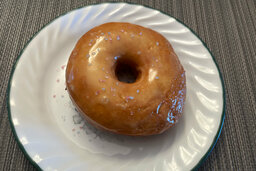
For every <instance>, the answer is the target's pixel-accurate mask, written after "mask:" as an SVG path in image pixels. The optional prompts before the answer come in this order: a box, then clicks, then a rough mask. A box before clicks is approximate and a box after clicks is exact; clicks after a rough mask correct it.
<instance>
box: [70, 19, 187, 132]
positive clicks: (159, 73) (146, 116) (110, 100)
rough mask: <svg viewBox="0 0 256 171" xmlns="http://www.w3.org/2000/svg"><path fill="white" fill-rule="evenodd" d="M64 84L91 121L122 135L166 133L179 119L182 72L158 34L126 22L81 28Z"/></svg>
mask: <svg viewBox="0 0 256 171" xmlns="http://www.w3.org/2000/svg"><path fill="white" fill-rule="evenodd" d="M66 84H67V90H68V92H69V94H70V97H71V100H72V102H73V103H74V104H75V105H76V107H77V109H78V110H79V112H80V113H81V114H82V115H83V116H84V117H85V118H86V119H87V120H88V121H89V122H90V123H91V124H93V125H94V126H96V127H98V128H102V129H105V130H108V131H111V132H114V133H119V134H126V135H152V134H159V133H162V132H164V131H165V130H166V129H168V128H170V127H171V126H173V125H174V124H175V123H176V122H177V120H178V119H179V118H180V116H181V114H182V110H183V105H184V102H185V95H186V78H185V71H184V69H183V67H182V65H181V64H180V62H179V59H178V57H177V56H176V54H175V52H174V51H173V48H172V46H171V44H170V43H169V42H168V40H166V39H165V38H164V37H163V36H162V35H161V34H159V33H157V32H155V31H153V30H151V29H148V28H145V27H142V26H138V25H134V24H129V23H106V24H102V25H100V26H97V27H95V28H93V29H91V30H90V31H88V32H87V33H85V34H84V35H83V36H82V37H81V38H80V39H79V41H78V42H77V44H76V46H75V48H74V50H73V51H72V53H71V55H70V58H69V61H68V65H67V69H66Z"/></svg>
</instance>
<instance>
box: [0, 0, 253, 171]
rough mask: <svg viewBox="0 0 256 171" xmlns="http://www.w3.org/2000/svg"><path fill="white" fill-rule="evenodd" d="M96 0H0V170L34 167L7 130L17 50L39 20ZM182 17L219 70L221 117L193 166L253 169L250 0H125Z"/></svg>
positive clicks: (27, 39) (45, 19) (212, 168)
mask: <svg viewBox="0 0 256 171" xmlns="http://www.w3.org/2000/svg"><path fill="white" fill-rule="evenodd" d="M99 2H106V1H100V0H87V1H86V0H84V1H81V0H62V1H51V0H45V1H43V0H42V1H33V0H23V1H16V0H1V1H0V170H5V171H6V170H34V169H35V167H33V165H32V164H31V163H30V162H29V160H28V159H27V158H26V157H25V155H24V154H23V153H22V151H21V150H20V148H19V146H18V144H17V142H16V140H15V138H14V134H13V133H12V130H11V127H10V124H9V121H8V111H7V106H6V101H7V98H6V97H7V96H6V95H7V94H6V90H7V85H8V80H9V77H10V73H11V69H12V67H13V64H14V63H15V61H16V59H17V57H18V54H19V53H20V51H21V50H22V49H23V48H24V46H25V44H26V43H27V42H28V41H29V39H30V38H31V37H32V36H33V35H34V34H35V33H36V32H37V31H39V30H40V28H42V27H43V26H44V25H45V24H47V23H48V22H50V21H51V20H53V19H54V18H56V17H57V16H60V15H61V14H63V13H65V12H68V11H70V10H72V9H75V8H77V7H82V6H85V5H88V4H95V3H99ZM126 2H132V3H137V4H143V5H146V6H149V7H152V8H155V9H158V10H160V11H163V12H165V13H168V14H170V15H172V16H174V17H176V18H177V19H179V20H181V21H182V22H184V23H185V24H186V25H188V26H189V27H190V28H191V29H192V30H194V31H195V32H196V33H197V34H198V35H199V37H200V38H201V39H202V40H203V41H204V42H205V43H206V44H207V46H208V47H209V49H210V50H211V52H212V53H213V55H214V56H215V58H216V61H217V63H218V65H219V67H220V70H221V73H222V74H223V78H224V84H225V91H226V110H225V111H226V119H225V122H224V127H223V130H222V133H221V135H220V138H219V140H218V142H217V144H216V146H215V148H214V149H213V151H212V153H211V154H210V156H209V157H208V158H207V160H206V161H205V162H204V163H203V164H202V165H201V167H200V168H199V170H256V161H255V160H256V2H255V1H253V0H240V1H239V0H237V1H236V0H234V1H233V0H215V1H213V0H205V1H203V0H201V1H198V0H195V1H192V0H187V1H185V0H168V1H167V0H166V1H164V0H162V1H153V0H149V1H148V0H130V1H126Z"/></svg>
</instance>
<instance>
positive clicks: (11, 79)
mask: <svg viewBox="0 0 256 171" xmlns="http://www.w3.org/2000/svg"><path fill="white" fill-rule="evenodd" d="M103 4H128V5H137V6H142V7H144V8H149V9H153V10H156V11H158V12H160V13H161V14H164V15H167V16H169V17H172V18H174V19H175V20H176V21H177V22H179V23H180V24H182V25H183V26H185V27H186V28H187V29H189V30H190V31H191V33H193V34H194V35H195V36H196V37H197V38H198V39H199V40H200V41H201V42H202V44H203V46H204V47H205V48H206V50H207V51H208V52H209V54H210V56H211V58H212V60H213V62H214V64H215V66H216V68H217V70H218V74H219V78H220V81H221V87H222V98H223V108H222V114H221V118H220V124H219V127H218V130H217V132H216V135H215V136H214V139H213V142H212V144H211V146H210V147H209V149H208V150H207V152H206V153H205V154H204V155H203V156H202V158H201V159H200V160H199V162H198V163H197V164H196V165H195V166H194V167H193V168H192V169H191V170H197V169H198V168H199V167H200V166H201V165H202V164H203V163H204V162H205V160H206V159H207V158H208V156H209V155H210V153H211V152H212V150H213V148H214V147H215V145H216V143H217V141H218V139H219V137H220V134H221V131H222V128H223V124H224V120H225V115H226V113H225V109H226V92H225V86H224V80H223V76H222V73H221V71H220V68H219V65H218V64H217V61H216V58H215V57H214V55H213V54H212V52H211V51H210V49H209V48H208V47H207V45H206V43H205V42H204V41H203V40H202V39H201V38H200V37H199V36H198V35H197V33H195V31H193V30H192V29H191V28H190V27H188V26H187V25H186V24H185V23H184V22H183V21H181V20H179V19H178V18H176V17H174V16H172V15H170V14H168V13H166V12H164V11H161V10H159V9H155V8H153V7H150V6H148V5H145V4H137V3H131V2H105V3H93V4H89V5H84V6H80V7H77V8H74V9H72V10H70V11H67V12H64V13H62V14H60V15H59V16H57V17H55V18H54V19H52V20H51V21H49V22H48V23H46V24H45V25H44V26H42V27H41V28H39V30H38V31H36V32H35V33H34V34H33V35H32V36H31V37H30V38H29V40H28V41H27V43H26V44H25V45H24V47H23V48H22V50H21V51H20V53H19V54H18V57H17V59H16V61H15V62H14V64H13V66H12V70H11V73H10V77H9V81H8V87H7V91H6V94H7V111H8V120H9V123H10V126H11V130H12V132H13V135H14V138H15V140H16V142H17V143H18V146H19V148H20V149H21V151H22V152H23V154H24V155H25V157H26V158H27V159H28V160H29V162H30V163H31V164H32V165H33V166H34V167H35V168H36V169H37V170H43V169H42V168H41V167H40V166H39V164H38V163H36V162H35V161H34V160H33V159H32V157H31V156H30V155H29V154H28V153H27V151H26V149H25V148H24V146H23V145H22V143H21V141H20V139H19V137H18V135H17V132H16V129H15V126H14V123H13V120H12V114H11V106H10V92H11V83H12V81H13V75H14V73H15V70H16V67H17V65H18V63H19V60H20V58H21V56H22V54H23V52H24V51H25V50H26V48H27V46H28V45H29V44H30V43H31V41H32V40H33V39H34V38H35V37H36V36H37V35H38V34H39V33H40V32H41V31H42V30H43V29H44V28H46V27H47V26H48V25H50V24H51V23H53V22H54V21H55V20H57V19H59V18H61V17H63V16H65V15H67V14H69V13H71V12H73V11H76V10H79V9H82V8H85V7H90V6H95V5H103Z"/></svg>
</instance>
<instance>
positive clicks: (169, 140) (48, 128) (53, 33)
mask: <svg viewBox="0 0 256 171" xmlns="http://www.w3.org/2000/svg"><path fill="white" fill-rule="evenodd" d="M113 21H119V22H130V23H134V24H138V25H142V26H144V27H148V28H151V29H153V30H155V31H157V32H159V33H161V34H162V35H164V36H165V37H166V38H167V39H168V40H169V41H170V42H171V44H172V45H173V48H174V50H175V52H176V53H177V55H178V57H179V59H180V61H181V63H182V64H183V66H184V68H185V70H186V77H187V99H186V105H185V109H184V115H183V117H182V118H181V120H180V122H179V123H178V124H177V125H176V126H175V127H174V128H172V129H170V130H169V131H167V132H165V133H164V134H162V135H157V136H150V137H127V136H121V135H113V134H110V133H107V132H102V131H100V130H97V129H95V128H94V127H92V126H90V125H89V124H88V123H86V122H85V121H84V120H83V119H82V118H81V117H80V116H79V114H78V113H77V112H76V111H75V109H74V106H73V105H72V104H71V101H70V99H69V97H68V94H67V91H65V78H64V72H65V65H66V63H67V60H68V57H69V55H70V53H71V50H72V49H73V48H74V46H75V43H76V42H77V40H78V39H79V38H80V37H81V36H82V35H83V34H84V33H85V32H87V31H88V30H90V29H91V28H93V27H94V26H97V25H100V24H102V23H106V22H113ZM8 94H9V103H8V106H9V114H10V121H11V125H12V127H13V132H14V134H15V135H16V138H17V140H18V142H19V143H20V145H21V148H22V149H23V151H24V152H25V154H26V155H27V157H28V158H29V159H30V161H31V162H32V163H33V164H34V165H35V166H36V167H37V168H41V169H43V170H94V171H95V170H111V171H114V170H122V171H131V170H132V171H135V170H138V171H143V170H145V171H150V170H157V171H161V170H191V169H193V168H194V169H195V168H196V167H198V166H199V165H200V163H202V161H203V160H204V159H205V158H206V156H207V155H208V154H209V152H210V151H211V149H212V148H213V146H214V144H215V143H216V141H217V139H218V136H219V134H220V131H221V127H222V124H223V120H224V98H223V97H224V88H223V83H222V80H221V75H220V72H219V70H218V68H217V66H216V63H215V61H214V58H213V57H212V55H211V54H210V52H209V51H208V49H207V48H206V46H205V45H204V44H203V43H202V41H201V40H200V39H199V38H198V37H197V36H196V35H195V34H194V33H193V32H192V31H191V30H190V29H189V28H188V27H186V26H185V25H184V24H182V23H181V22H179V21H177V20H176V19H174V18H173V17H170V16H168V15H165V14H163V13H161V12H159V11H156V10H154V9H150V8H146V7H143V6H140V5H132V4H125V3H105V4H99V5H93V6H87V7H84V8H80V9H76V10H74V11H71V12H69V13H67V14H65V15H63V16H61V17H58V18H57V19H55V20H54V21H52V22H51V23H49V24H48V25H47V26H45V27H44V28H43V29H42V30H41V31H40V32H39V33H37V34H36V35H35V36H34V37H33V38H32V40H31V41H30V42H29V43H28V44H27V46H26V47H25V49H24V50H23V52H22V53H21V55H20V56H19V60H18V62H17V64H16V65H15V67H14V69H13V72H12V77H11V79H10V82H9V93H8Z"/></svg>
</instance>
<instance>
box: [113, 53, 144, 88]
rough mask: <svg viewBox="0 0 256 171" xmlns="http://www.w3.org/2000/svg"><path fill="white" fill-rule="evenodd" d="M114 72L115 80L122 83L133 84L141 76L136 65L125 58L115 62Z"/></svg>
mask: <svg viewBox="0 0 256 171" xmlns="http://www.w3.org/2000/svg"><path fill="white" fill-rule="evenodd" d="M114 70H115V76H116V78H117V80H118V81H120V82H124V83H135V82H136V81H137V80H138V79H139V77H140V75H141V71H140V70H139V68H138V64H136V63H135V62H134V61H132V60H130V59H129V58H128V57H125V56H124V57H121V58H119V59H118V60H117V61H116V64H115V68H114Z"/></svg>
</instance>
